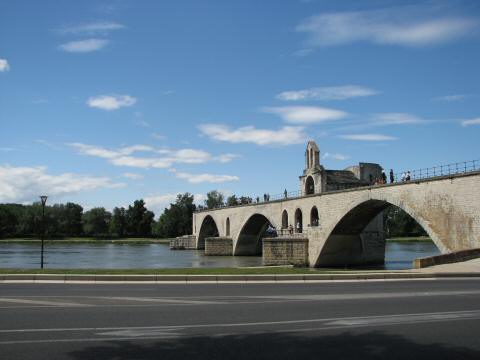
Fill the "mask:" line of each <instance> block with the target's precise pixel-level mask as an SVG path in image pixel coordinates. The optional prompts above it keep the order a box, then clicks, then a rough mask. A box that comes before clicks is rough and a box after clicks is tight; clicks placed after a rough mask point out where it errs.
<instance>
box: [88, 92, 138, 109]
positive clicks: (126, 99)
mask: <svg viewBox="0 0 480 360" xmlns="http://www.w3.org/2000/svg"><path fill="white" fill-rule="evenodd" d="M136 102H137V99H136V98H134V97H133V96H130V95H100V96H94V97H90V98H89V99H88V100H87V105H88V106H90V107H92V108H97V109H102V110H107V111H112V110H117V109H120V108H122V107H127V106H132V105H135V103H136Z"/></svg>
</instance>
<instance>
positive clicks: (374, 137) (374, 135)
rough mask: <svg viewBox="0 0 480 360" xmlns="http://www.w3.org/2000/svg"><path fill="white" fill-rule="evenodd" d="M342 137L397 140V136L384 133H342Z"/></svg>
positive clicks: (347, 138)
mask: <svg viewBox="0 0 480 360" xmlns="http://www.w3.org/2000/svg"><path fill="white" fill-rule="evenodd" d="M339 137H340V138H342V139H346V140H357V141H392V140H397V138H395V137H393V136H388V135H382V134H351V135H340V136H339Z"/></svg>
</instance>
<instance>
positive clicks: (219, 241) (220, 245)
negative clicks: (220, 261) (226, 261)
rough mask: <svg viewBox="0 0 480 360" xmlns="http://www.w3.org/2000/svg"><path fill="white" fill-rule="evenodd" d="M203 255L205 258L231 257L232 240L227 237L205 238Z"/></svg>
mask: <svg viewBox="0 0 480 360" xmlns="http://www.w3.org/2000/svg"><path fill="white" fill-rule="evenodd" d="M205 255H207V256H226V255H228V256H232V255H233V240H232V238H229V237H209V238H205Z"/></svg>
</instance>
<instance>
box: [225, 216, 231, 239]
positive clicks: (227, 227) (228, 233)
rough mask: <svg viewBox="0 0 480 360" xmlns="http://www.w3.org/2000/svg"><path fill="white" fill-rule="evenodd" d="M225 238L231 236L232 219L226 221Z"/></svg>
mask: <svg viewBox="0 0 480 360" xmlns="http://www.w3.org/2000/svg"><path fill="white" fill-rule="evenodd" d="M225 236H230V218H228V217H227V221H225Z"/></svg>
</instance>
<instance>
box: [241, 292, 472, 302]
mask: <svg viewBox="0 0 480 360" xmlns="http://www.w3.org/2000/svg"><path fill="white" fill-rule="evenodd" d="M463 295H480V290H466V291H422V292H391V293H358V294H355V293H353V294H325V295H322V294H318V295H317V294H312V295H309V294H307V295H259V296H246V297H245V298H250V299H282V300H293V301H295V300H298V301H304V300H312V301H332V300H362V299H368V300H370V299H389V298H402V297H425V296H463Z"/></svg>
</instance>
